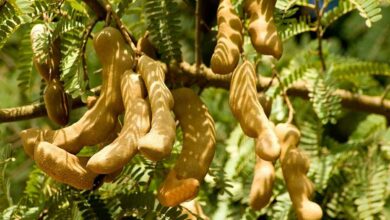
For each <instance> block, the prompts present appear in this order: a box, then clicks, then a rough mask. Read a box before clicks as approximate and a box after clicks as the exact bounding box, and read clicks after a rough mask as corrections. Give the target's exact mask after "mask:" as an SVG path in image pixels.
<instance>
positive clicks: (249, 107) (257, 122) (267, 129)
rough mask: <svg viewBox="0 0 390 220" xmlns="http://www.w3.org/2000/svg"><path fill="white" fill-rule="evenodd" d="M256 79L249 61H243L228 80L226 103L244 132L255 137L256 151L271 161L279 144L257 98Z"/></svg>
mask: <svg viewBox="0 0 390 220" xmlns="http://www.w3.org/2000/svg"><path fill="white" fill-rule="evenodd" d="M256 80H257V79H256V72H255V69H254V66H253V64H252V63H250V62H249V61H244V62H243V63H242V64H241V65H239V66H238V67H237V68H236V69H235V70H234V72H233V76H232V79H231V82H230V94H229V105H230V109H231V110H232V113H233V115H234V117H235V118H236V119H237V120H238V121H239V123H240V126H241V128H242V130H243V132H244V133H245V134H246V135H247V136H249V137H252V138H256V147H255V148H256V154H257V155H258V156H259V157H260V158H261V159H263V160H268V161H274V160H276V159H277V158H278V157H279V155H280V145H279V142H278V139H277V137H276V134H275V131H274V129H272V126H271V124H270V122H269V120H268V118H267V116H266V115H265V113H264V110H263V108H262V106H261V105H260V102H259V100H258V99H257V91H256Z"/></svg>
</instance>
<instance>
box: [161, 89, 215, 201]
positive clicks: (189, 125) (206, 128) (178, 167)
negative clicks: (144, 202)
mask: <svg viewBox="0 0 390 220" xmlns="http://www.w3.org/2000/svg"><path fill="white" fill-rule="evenodd" d="M172 95H173V97H174V100H175V105H174V107H173V112H174V113H175V116H176V118H177V119H178V120H179V123H180V127H181V129H182V131H183V148H182V151H181V153H180V156H179V158H178V160H177V161H176V163H175V166H174V167H173V168H172V169H171V170H170V172H169V174H168V176H167V178H166V179H165V180H164V182H163V183H162V184H161V186H160V188H159V190H158V194H157V198H158V200H159V201H160V203H161V204H162V205H164V206H177V205H179V204H180V203H182V202H184V201H186V200H190V199H193V198H194V197H195V196H196V195H197V193H198V190H199V185H200V183H201V182H202V181H203V179H204V177H205V176H206V174H207V172H208V170H209V166H210V164H211V161H212V159H213V157H214V153H215V142H216V140H215V128H214V120H213V118H212V117H211V115H210V113H209V112H208V109H207V107H206V105H205V104H203V102H202V101H201V100H200V98H199V97H198V96H197V95H196V94H195V92H193V91H192V90H191V89H189V88H180V89H176V90H173V91H172Z"/></svg>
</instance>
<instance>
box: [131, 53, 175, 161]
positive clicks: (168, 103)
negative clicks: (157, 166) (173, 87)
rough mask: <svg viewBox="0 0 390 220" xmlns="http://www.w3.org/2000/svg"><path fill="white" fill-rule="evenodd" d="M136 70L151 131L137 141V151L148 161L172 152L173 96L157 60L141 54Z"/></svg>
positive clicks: (173, 126)
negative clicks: (144, 92)
mask: <svg viewBox="0 0 390 220" xmlns="http://www.w3.org/2000/svg"><path fill="white" fill-rule="evenodd" d="M137 69H138V73H140V74H141V76H142V79H143V80H144V82H145V85H146V89H147V90H148V95H149V101H150V106H151V110H152V124H151V129H150V131H149V132H148V133H147V134H146V135H145V136H143V137H141V138H140V139H139V141H138V150H139V151H140V152H141V153H142V154H143V155H144V156H145V157H147V158H148V159H150V160H153V161H157V160H161V159H162V158H164V157H166V156H168V155H169V154H170V153H171V150H172V146H173V142H174V141H175V137H176V124H175V120H174V119H173V116H172V114H171V111H170V110H171V109H172V107H173V97H172V94H171V92H170V91H169V89H168V88H167V87H166V85H165V84H164V80H165V73H164V69H163V67H162V66H161V64H160V63H159V62H158V61H155V60H153V59H151V58H150V57H148V56H146V55H142V56H141V57H140V58H139V60H138V65H137Z"/></svg>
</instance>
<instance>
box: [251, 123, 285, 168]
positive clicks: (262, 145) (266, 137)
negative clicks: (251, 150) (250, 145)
mask: <svg viewBox="0 0 390 220" xmlns="http://www.w3.org/2000/svg"><path fill="white" fill-rule="evenodd" d="M271 130H272V129H270V130H269V131H268V132H267V131H264V132H262V133H261V135H260V136H259V137H257V138H256V148H255V149H256V154H257V155H258V156H259V157H260V158H261V159H263V160H267V161H275V160H276V159H278V158H279V156H280V153H281V147H280V144H279V141H278V138H277V137H276V135H275V134H274V133H272V132H271ZM272 131H273V130H272Z"/></svg>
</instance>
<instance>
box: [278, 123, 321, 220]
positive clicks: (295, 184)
mask: <svg viewBox="0 0 390 220" xmlns="http://www.w3.org/2000/svg"><path fill="white" fill-rule="evenodd" d="M275 130H276V133H277V135H278V138H279V140H280V142H281V146H282V153H281V156H280V163H281V167H282V172H283V177H284V180H285V182H286V186H287V191H288V193H289V194H290V198H291V201H292V203H293V207H294V210H295V213H296V214H297V217H298V219H302V220H303V219H313V220H315V219H321V218H322V209H321V207H320V206H319V205H318V204H316V203H314V202H312V201H310V199H309V198H310V197H311V195H312V193H313V192H314V187H313V183H312V182H311V181H310V179H309V178H308V177H307V176H306V174H307V172H308V171H309V167H310V162H309V158H308V157H307V156H306V155H305V154H304V153H303V152H301V151H300V150H299V149H297V145H298V142H299V139H300V132H299V130H298V129H297V128H296V127H295V126H293V125H291V124H286V123H281V124H278V125H277V126H276V128H275Z"/></svg>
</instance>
